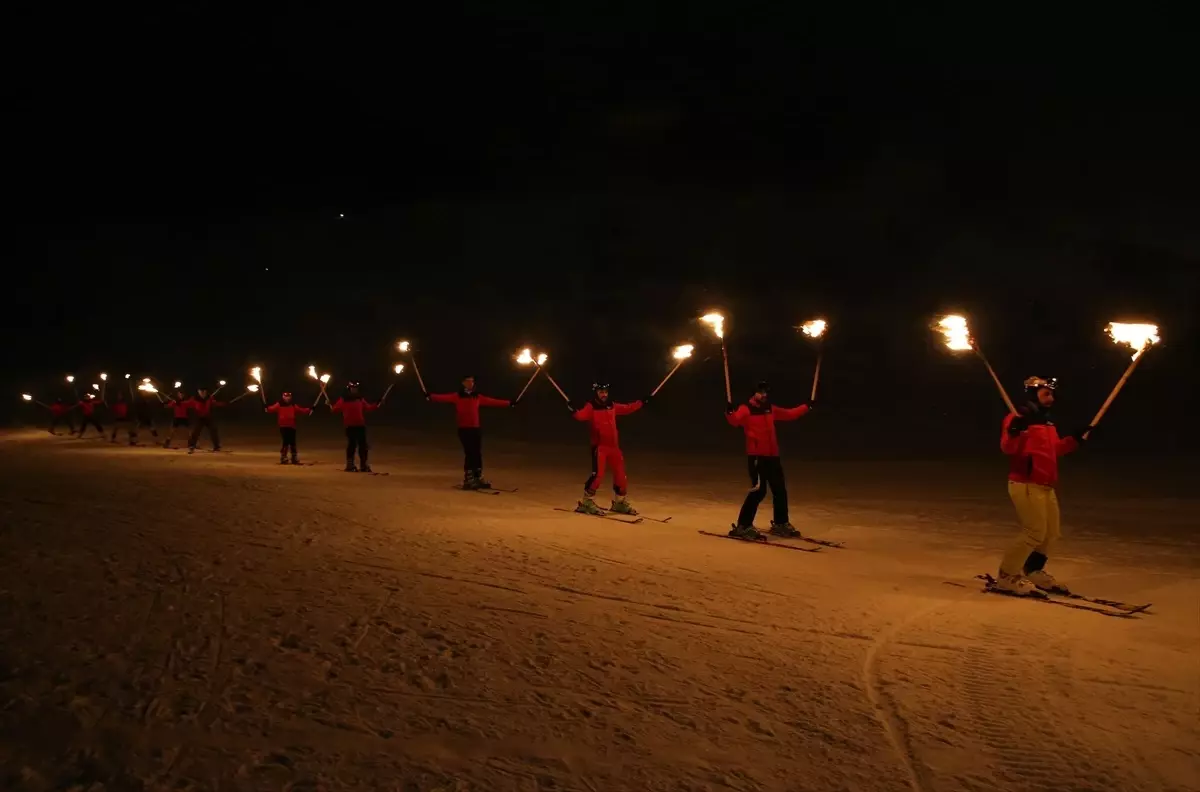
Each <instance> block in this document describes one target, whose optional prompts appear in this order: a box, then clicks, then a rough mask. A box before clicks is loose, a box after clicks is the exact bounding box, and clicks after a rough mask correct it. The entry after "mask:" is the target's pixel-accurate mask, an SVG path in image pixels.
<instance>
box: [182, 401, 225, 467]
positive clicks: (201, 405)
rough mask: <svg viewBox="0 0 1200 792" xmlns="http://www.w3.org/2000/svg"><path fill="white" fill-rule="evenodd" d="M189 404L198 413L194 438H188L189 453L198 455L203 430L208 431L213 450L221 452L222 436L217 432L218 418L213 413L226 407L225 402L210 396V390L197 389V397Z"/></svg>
mask: <svg viewBox="0 0 1200 792" xmlns="http://www.w3.org/2000/svg"><path fill="white" fill-rule="evenodd" d="M188 404H189V405H190V406H191V408H192V410H193V411H194V412H195V413H196V423H195V424H194V425H193V426H192V436H191V437H189V438H188V453H189V454H194V453H196V444H197V443H198V442H200V432H201V430H203V429H207V430H208V439H209V440H212V450H213V451H220V450H221V436H220V434H219V433H218V432H217V422H216V418H215V417H214V416H213V414H212V411H213V409H214V408H216V407H224V406H225V404H226V403H225V402H223V401H217V400H216V398H215V397H213V396H210V395H209V393H208V388H196V395H195V396H193V397H192V398H191V399H190V400H189V401H188Z"/></svg>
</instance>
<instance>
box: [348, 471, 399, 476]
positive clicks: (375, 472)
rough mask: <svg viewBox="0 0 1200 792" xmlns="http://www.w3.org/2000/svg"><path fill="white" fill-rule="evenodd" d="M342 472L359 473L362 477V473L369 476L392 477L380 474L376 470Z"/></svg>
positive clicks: (387, 474)
mask: <svg viewBox="0 0 1200 792" xmlns="http://www.w3.org/2000/svg"><path fill="white" fill-rule="evenodd" d="M342 472H343V473H358V474H360V475H361V474H362V473H364V472H365V473H366V474H367V475H368V476H390V475H391V474H390V473H380V472H378V471H376V470H371V471H362V470H343V471H342Z"/></svg>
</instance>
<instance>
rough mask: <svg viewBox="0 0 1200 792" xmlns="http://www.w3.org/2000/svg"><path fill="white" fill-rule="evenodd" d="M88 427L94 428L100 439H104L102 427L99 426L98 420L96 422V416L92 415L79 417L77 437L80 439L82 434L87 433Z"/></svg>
mask: <svg viewBox="0 0 1200 792" xmlns="http://www.w3.org/2000/svg"><path fill="white" fill-rule="evenodd" d="M89 426H94V427H96V431H97V432H99V433H100V436H101V437H104V427H103V426H101V425H100V422H99V421H98V420H96V416H94V415H83V416H80V418H79V436H80V437H83V433H84V432H86V431H87V428H88V427H89Z"/></svg>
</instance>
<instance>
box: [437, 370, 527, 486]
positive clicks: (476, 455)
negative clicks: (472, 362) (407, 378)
mask: <svg viewBox="0 0 1200 792" xmlns="http://www.w3.org/2000/svg"><path fill="white" fill-rule="evenodd" d="M425 399H426V400H427V401H431V402H436V403H438V404H453V405H454V411H455V415H456V418H457V421H458V441H459V442H460V443H462V448H463V485H462V488H463V489H490V488H491V486H492V483H491V482H490V481H488V480H486V479H485V478H484V477H483V447H482V437H481V436H480V431H479V408H480V407H516V406H517V402H516V401H515V400H512V399H493V398H492V397H491V396H484V395H482V394H480V393H476V392H475V377H473V376H471V375H469V374H468V375H467V376H465V377H463V379H462V387H461V388H459V390H458V392H457V393H429V392H426V393H425Z"/></svg>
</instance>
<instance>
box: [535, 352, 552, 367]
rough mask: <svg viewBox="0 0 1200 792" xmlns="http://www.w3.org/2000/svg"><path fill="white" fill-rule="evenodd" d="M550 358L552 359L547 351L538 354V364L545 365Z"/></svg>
mask: <svg viewBox="0 0 1200 792" xmlns="http://www.w3.org/2000/svg"><path fill="white" fill-rule="evenodd" d="M549 359H550V356H549V355H547V354H546V353H545V352H543V353H541V354H540V355H538V356H537V364H538V365H539V366H544V365H546V361H547V360H549Z"/></svg>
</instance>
